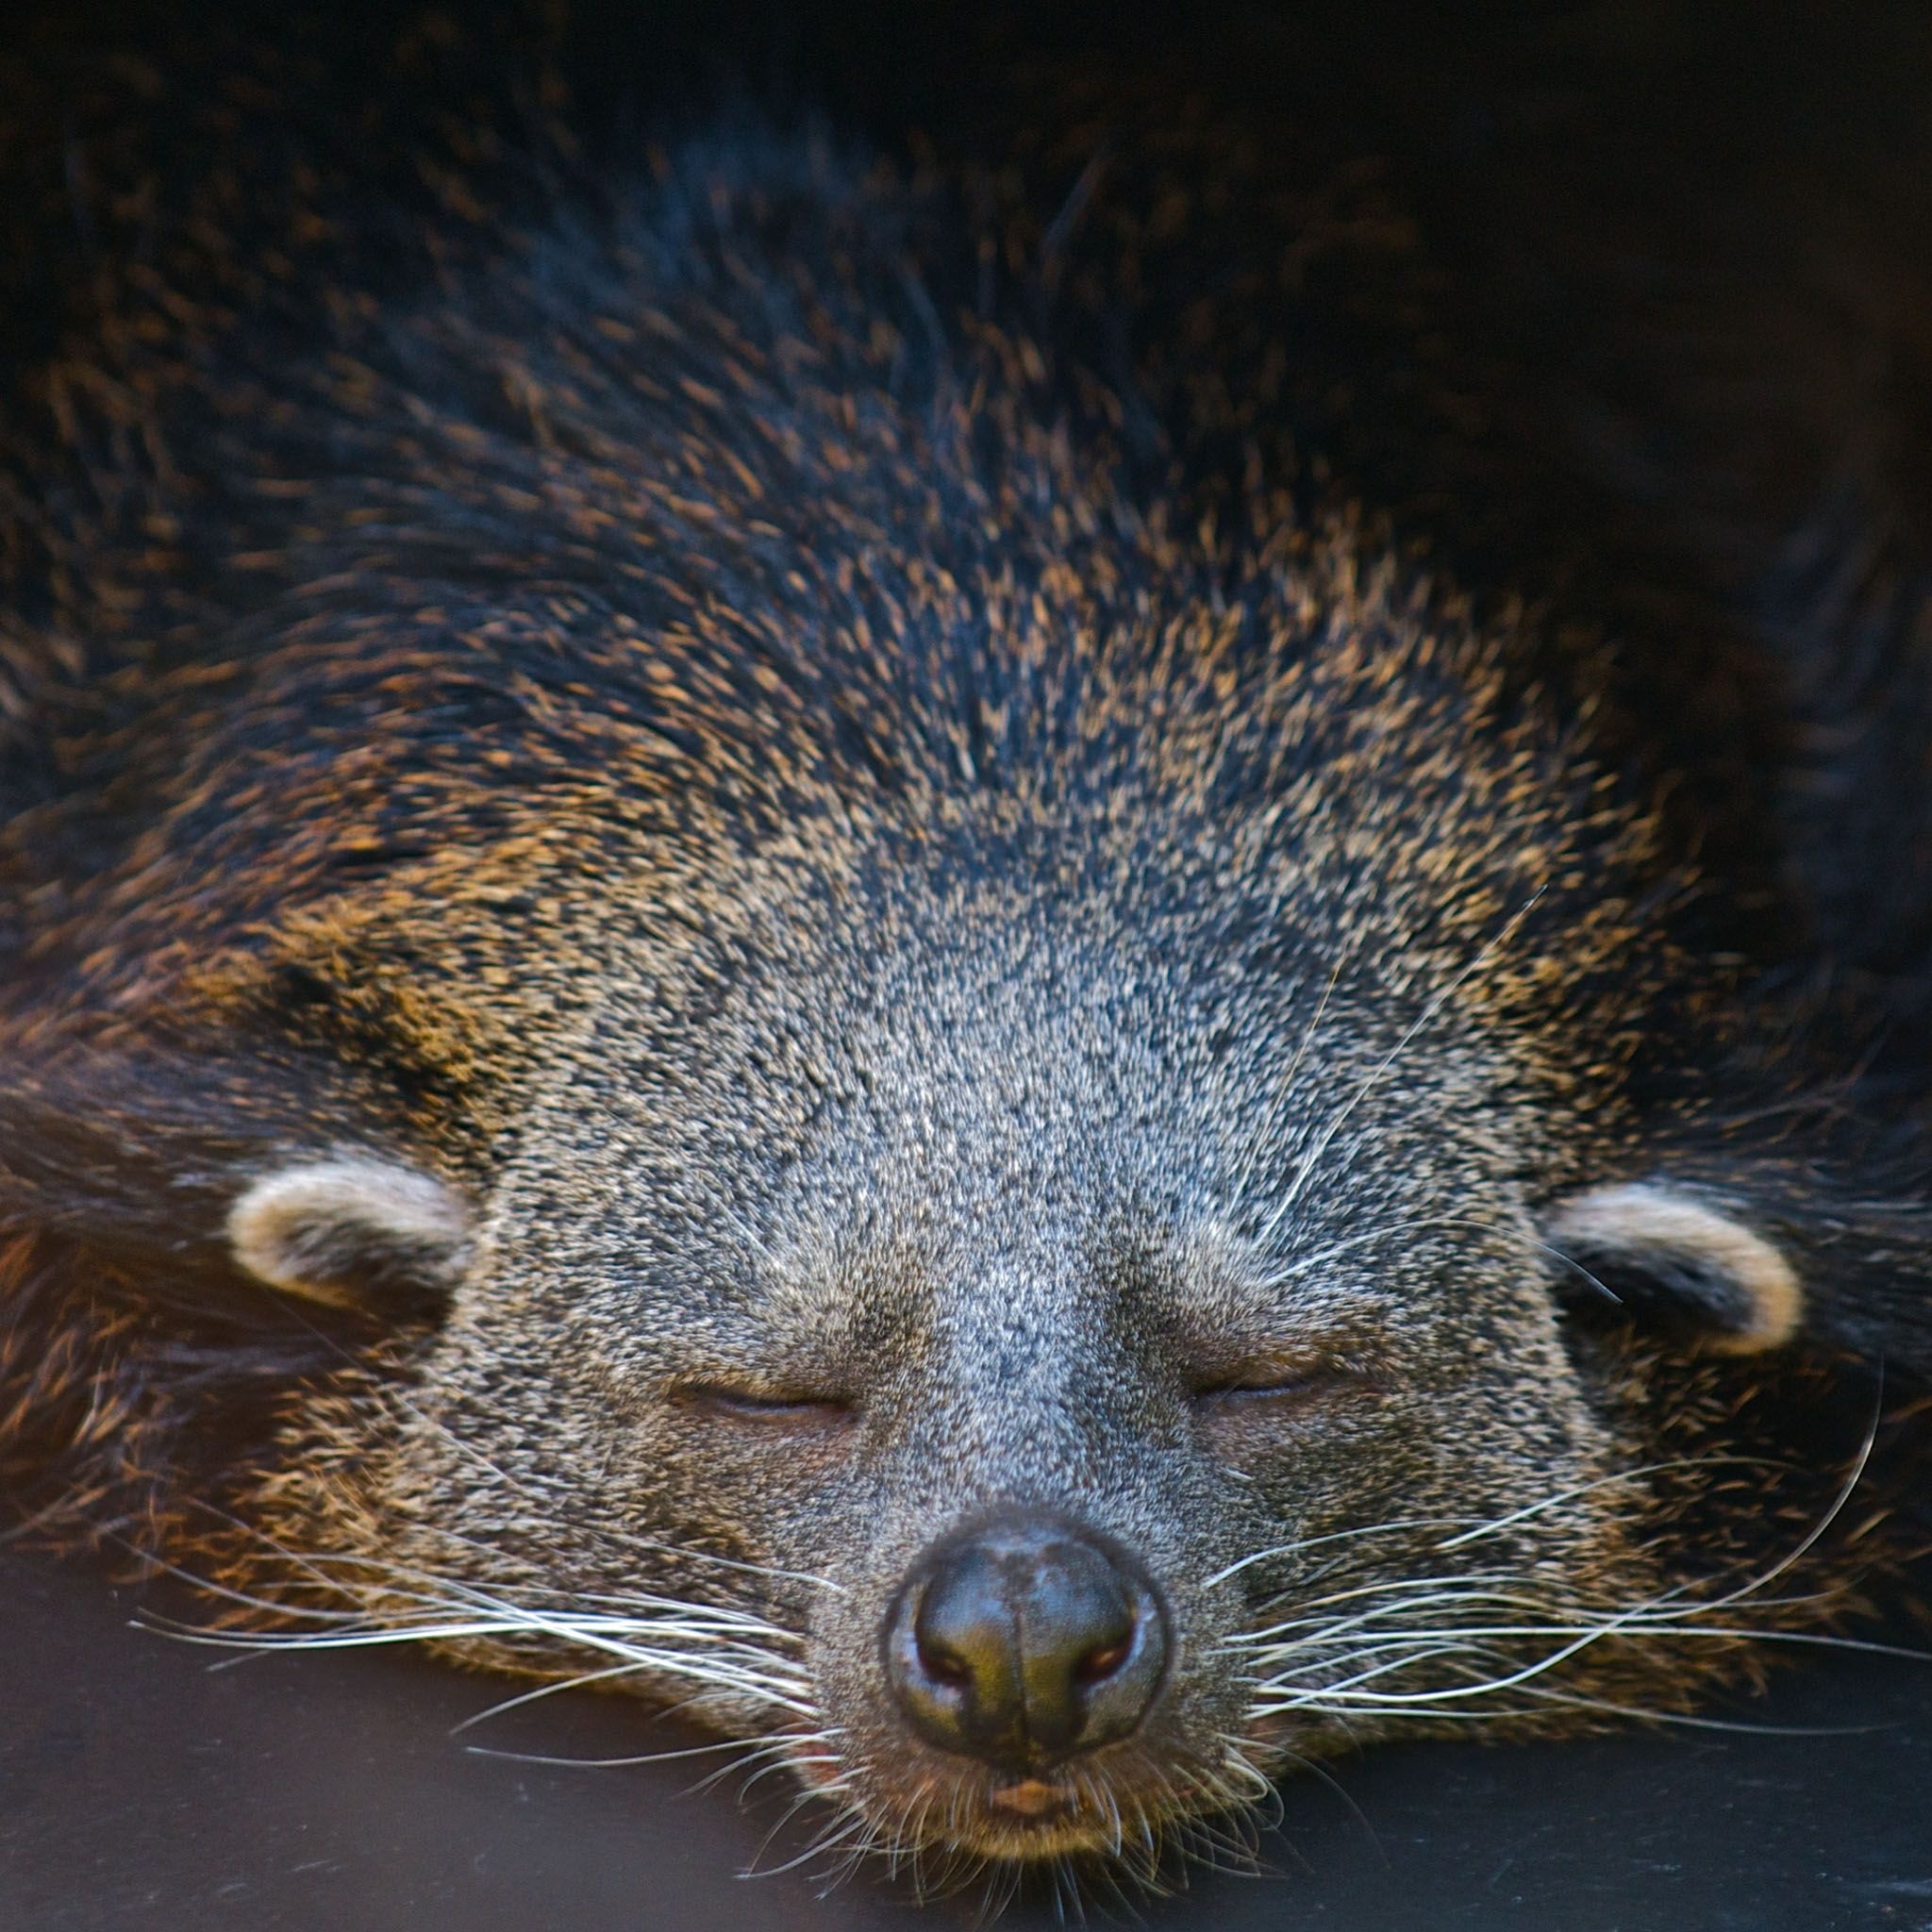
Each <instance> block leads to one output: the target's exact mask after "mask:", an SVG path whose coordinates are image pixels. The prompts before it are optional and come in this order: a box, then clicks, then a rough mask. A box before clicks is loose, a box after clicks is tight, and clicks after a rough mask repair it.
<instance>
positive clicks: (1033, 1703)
mask: <svg viewBox="0 0 1932 1932" xmlns="http://www.w3.org/2000/svg"><path fill="white" fill-rule="evenodd" d="M1166 1668H1167V1619H1166V1613H1165V1612H1164V1611H1163V1609H1162V1607H1161V1604H1160V1599H1159V1598H1158V1596H1157V1595H1156V1593H1155V1591H1154V1587H1153V1585H1152V1584H1151V1583H1150V1582H1149V1581H1148V1580H1147V1578H1146V1577H1145V1576H1144V1575H1142V1574H1141V1571H1140V1569H1139V1568H1138V1566H1137V1565H1136V1564H1135V1563H1134V1562H1133V1561H1132V1559H1131V1558H1129V1557H1128V1556H1127V1555H1126V1553H1125V1552H1124V1550H1121V1549H1119V1548H1118V1547H1117V1546H1115V1545H1113V1544H1111V1543H1109V1542H1108V1541H1104V1540H1103V1539H1102V1538H1100V1537H1098V1536H1096V1535H1095V1534H1094V1533H1093V1532H1092V1531H1091V1530H1086V1529H1080V1528H1077V1527H1075V1526H1074V1524H1069V1523H1066V1522H1064V1521H1062V1520H1060V1519H1058V1518H1056V1517H1049V1516H1044V1515H1039V1514H1034V1513H1030V1512H1029V1513H1025V1514H1021V1513H1012V1514H1008V1515H1005V1516H1001V1517H999V1518H997V1519H995V1520H994V1521H992V1522H991V1523H985V1524H979V1525H978V1526H976V1527H975V1528H973V1529H970V1530H967V1531H965V1532H963V1533H962V1534H960V1535H958V1536H955V1537H949V1538H947V1539H946V1541H943V1542H941V1543H938V1544H936V1545H935V1546H934V1547H933V1548H932V1549H930V1550H928V1551H927V1552H926V1554H925V1555H924V1557H922V1558H921V1559H920V1560H919V1562H918V1563H917V1564H915V1565H914V1567H913V1570H912V1574H910V1575H909V1576H908V1578H907V1580H906V1583H905V1586H904V1587H903V1588H902V1589H901V1591H899V1594H898V1596H897V1597H896V1598H895V1599H894V1601H893V1604H892V1607H891V1612H890V1613H889V1614H888V1616H887V1619H886V1671H887V1674H888V1675H889V1677H890V1678H891V1684H892V1689H893V1691H894V1692H895V1694H896V1695H897V1697H898V1699H899V1705H900V1707H901V1708H902V1709H903V1710H904V1711H905V1713H906V1715H907V1716H908V1718H909V1719H910V1720H911V1721H912V1724H913V1725H914V1727H915V1728H916V1729H917V1730H919V1731H920V1732H921V1733H922V1734H923V1735H924V1737H926V1738H927V1739H929V1740H931V1741H932V1742H933V1743H935V1744H938V1745H940V1746H941V1747H942V1748H943V1749H945V1750H948V1751H958V1752H963V1753H965V1754H967V1755H968V1756H970V1757H979V1758H983V1759H985V1760H986V1762H988V1763H989V1764H993V1765H997V1766H998V1767H1000V1768H1001V1769H1002V1770H1010V1771H1026V1770H1033V1769H1037V1768H1039V1767H1040V1766H1041V1765H1044V1764H1050V1763H1052V1762H1053V1761H1054V1760H1055V1759H1057V1758H1061V1757H1067V1756H1068V1755H1069V1754H1070V1753H1072V1752H1074V1751H1091V1749H1093V1748H1094V1746H1096V1745H1098V1744H1105V1743H1108V1742H1109V1741H1110V1740H1113V1739H1115V1738H1124V1737H1125V1736H1126V1734H1127V1733H1128V1732H1129V1731H1131V1730H1132V1729H1133V1728H1134V1726H1135V1725H1136V1724H1139V1723H1140V1722H1141V1718H1142V1717H1143V1716H1144V1715H1145V1714H1146V1711H1147V1707H1148V1706H1149V1705H1151V1704H1152V1703H1153V1702H1154V1697H1155V1693H1156V1692H1157V1691H1158V1690H1159V1689H1160V1680H1161V1676H1162V1674H1163V1673H1164V1672H1165V1670H1166Z"/></svg>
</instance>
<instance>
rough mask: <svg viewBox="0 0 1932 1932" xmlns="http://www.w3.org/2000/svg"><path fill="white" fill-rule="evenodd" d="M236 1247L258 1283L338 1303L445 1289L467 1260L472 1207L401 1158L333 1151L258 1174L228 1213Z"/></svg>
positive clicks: (429, 1293) (352, 1303)
mask: <svg viewBox="0 0 1932 1932" xmlns="http://www.w3.org/2000/svg"><path fill="white" fill-rule="evenodd" d="M227 1234H228V1245H229V1249H230V1252H231V1253H232V1254H233V1256H234V1258H235V1261H236V1263H237V1265H238V1266H240V1267H241V1268H242V1269H243V1270H244V1271H245V1272H246V1273H248V1274H252V1275H254V1276H255V1277H256V1278H257V1279H258V1280H260V1281H265V1282H267V1283H268V1284H269V1285H270V1286H271V1287H273V1288H279V1289H283V1290H286V1291H288V1292H289V1293H291V1294H299V1295H306V1296H307V1297H308V1298H309V1299H310V1300H312V1301H319V1302H326V1303H328V1304H329V1305H330V1306H331V1307H368V1306H369V1305H370V1304H371V1303H372V1302H375V1301H379V1300H395V1299H401V1298H408V1297H422V1296H440V1295H442V1294H446V1293H447V1292H448V1291H449V1290H450V1289H452V1288H454V1287H455V1285H456V1283H457V1281H458V1279H459V1278H460V1276H461V1274H462V1272H463V1269H464V1268H465V1267H466V1266H467V1265H468V1262H469V1258H470V1254H471V1250H472V1242H473V1217H472V1214H471V1209H470V1206H469V1203H468V1202H467V1201H465V1200H464V1199H463V1198H462V1196H461V1195H459V1194H458V1193H457V1191H455V1190H454V1189H452V1188H450V1187H448V1186H446V1185H445V1184H444V1183H443V1182H441V1181H440V1180H437V1179H436V1178H434V1177H433V1176H432V1175H430V1174H425V1173H424V1172H423V1171H422V1170H421V1169H420V1168H414V1167H409V1166H407V1165H405V1164H404V1163H403V1162H401V1161H399V1160H391V1159H385V1158H382V1157H380V1156H376V1155H369V1154H351V1153H343V1154H332V1155H327V1156H324V1157H321V1158H315V1159H310V1160H298V1161H292V1162H291V1163H290V1164H289V1165H288V1166H286V1167H280V1168H276V1169H275V1170H274V1171H272V1172H270V1173H268V1174H263V1175H261V1176H260V1178H259V1179H258V1180H256V1181H255V1182H254V1183H253V1184H252V1185H251V1186H250V1187H249V1188H248V1189H247V1191H245V1192H243V1193H242V1195H241V1196H240V1197H239V1198H238V1199H237V1200H236V1201H235V1204H234V1206H233V1207H232V1208H230V1209H229V1210H228V1221H227Z"/></svg>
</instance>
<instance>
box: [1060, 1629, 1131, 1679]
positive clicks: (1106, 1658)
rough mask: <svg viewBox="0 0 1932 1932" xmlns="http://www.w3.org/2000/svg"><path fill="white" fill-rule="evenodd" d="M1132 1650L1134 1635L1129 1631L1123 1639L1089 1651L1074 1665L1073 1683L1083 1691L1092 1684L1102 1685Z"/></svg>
mask: <svg viewBox="0 0 1932 1932" xmlns="http://www.w3.org/2000/svg"><path fill="white" fill-rule="evenodd" d="M1133 1648H1134V1633H1133V1631H1132V1630H1131V1629H1130V1630H1129V1631H1128V1632H1127V1634H1126V1635H1125V1636H1124V1637H1122V1638H1119V1639H1117V1640H1116V1641H1113V1642H1111V1643H1107V1644H1103V1645H1101V1646H1100V1647H1099V1648H1098V1649H1095V1650H1090V1651H1089V1652H1088V1653H1087V1655H1086V1656H1085V1657H1081V1658H1079V1659H1078V1660H1077V1661H1076V1662H1075V1663H1074V1683H1076V1684H1077V1685H1079V1686H1080V1688H1081V1689H1082V1690H1083V1691H1084V1690H1086V1689H1088V1688H1089V1687H1090V1686H1091V1685H1094V1684H1104V1683H1106V1682H1107V1680H1108V1678H1109V1677H1110V1676H1112V1675H1113V1674H1114V1673H1115V1672H1116V1671H1118V1670H1119V1669H1120V1667H1121V1666H1122V1665H1123V1664H1124V1663H1125V1662H1126V1660H1127V1657H1128V1655H1129V1654H1130V1653H1131V1652H1132V1650H1133Z"/></svg>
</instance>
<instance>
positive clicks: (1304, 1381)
mask: <svg viewBox="0 0 1932 1932" xmlns="http://www.w3.org/2000/svg"><path fill="white" fill-rule="evenodd" d="M1347 1379H1348V1378H1347V1377H1346V1376H1345V1375H1343V1374H1341V1373H1340V1372H1339V1371H1337V1370H1334V1369H1331V1368H1329V1367H1327V1366H1326V1365H1325V1364H1324V1365H1322V1366H1318V1367H1307V1368H1294V1369H1278V1368H1256V1369H1252V1370H1247V1371H1244V1372H1242V1373H1241V1374H1238V1375H1234V1376H1230V1377H1229V1378H1228V1379H1226V1380H1224V1381H1214V1382H1208V1383H1205V1384H1203V1385H1202V1386H1201V1387H1199V1388H1197V1389H1196V1390H1195V1391H1194V1400H1195V1401H1196V1402H1197V1403H1235V1402H1242V1403H1248V1402H1303V1401H1308V1400H1311V1399H1312V1398H1313V1397H1315V1396H1317V1395H1320V1394H1323V1393H1324V1392H1325V1391H1329V1390H1332V1389H1334V1388H1336V1387H1338V1386H1339V1385H1341V1383H1342V1382H1344V1381H1346V1380H1347Z"/></svg>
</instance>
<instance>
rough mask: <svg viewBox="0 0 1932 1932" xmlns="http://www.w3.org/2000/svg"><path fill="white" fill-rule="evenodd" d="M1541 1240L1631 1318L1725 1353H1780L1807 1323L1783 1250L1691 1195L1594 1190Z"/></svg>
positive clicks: (1664, 1189) (1641, 1187) (1636, 1188)
mask: <svg viewBox="0 0 1932 1932" xmlns="http://www.w3.org/2000/svg"><path fill="white" fill-rule="evenodd" d="M1544 1238H1545V1239H1546V1240H1547V1241H1549V1243H1550V1244H1551V1246H1553V1247H1554V1248H1556V1249H1557V1250H1558V1251H1559V1252H1560V1253H1561V1254H1562V1255H1563V1256H1564V1257H1566V1258H1568V1259H1570V1260H1573V1261H1574V1262H1575V1263H1576V1264H1577V1266H1578V1267H1579V1268H1582V1269H1584V1270H1587V1271H1588V1272H1589V1274H1591V1276H1592V1277H1593V1278H1596V1279H1597V1280H1599V1281H1600V1283H1601V1284H1602V1285H1603V1286H1604V1287H1606V1288H1607V1289H1608V1290H1609V1291H1611V1292H1612V1293H1614V1294H1615V1295H1616V1296H1617V1298H1618V1299H1619V1300H1620V1301H1622V1302H1624V1304H1625V1305H1626V1306H1627V1307H1629V1309H1630V1311H1631V1313H1632V1314H1633V1316H1635V1317H1637V1318H1638V1319H1640V1320H1641V1319H1643V1318H1644V1317H1651V1318H1653V1319H1655V1318H1659V1317H1660V1318H1662V1319H1663V1320H1664V1321H1665V1322H1666V1323H1669V1324H1672V1325H1675V1326H1679V1327H1690V1328H1693V1329H1694V1330H1695V1331H1696V1332H1697V1333H1698V1334H1699V1335H1700V1336H1701V1337H1702V1338H1703V1339H1704V1341H1706V1343H1707V1345H1708V1346H1709V1347H1711V1348H1713V1349H1716V1350H1719V1351H1720V1352H1722V1353H1724V1354H1726V1355H1756V1354H1757V1353H1758V1352H1759V1351H1760V1350H1764V1349H1771V1348H1777V1347H1781V1346H1782V1345H1783V1344H1784V1343H1785V1342H1787V1341H1790V1340H1791V1338H1792V1337H1793V1336H1794V1335H1795V1334H1796V1333H1797V1332H1798V1329H1799V1327H1800V1325H1801V1324H1803V1321H1804V1317H1805V1294H1804V1290H1803V1288H1802V1287H1801V1286H1800V1284H1799V1281H1798V1275H1797V1272H1796V1270H1795V1269H1793V1268H1792V1266H1791V1264H1790V1261H1789V1260H1788V1259H1787V1258H1786V1257H1785V1255H1784V1254H1783V1252H1782V1251H1781V1250H1780V1249H1778V1248H1777V1247H1776V1246H1774V1244H1773V1243H1772V1242H1771V1241H1767V1240H1766V1239H1765V1237H1764V1236H1762V1235H1761V1234H1758V1233H1757V1231H1756V1230H1755V1229H1753V1228H1750V1227H1748V1226H1746V1225H1745V1224H1744V1223H1743V1222H1741V1221H1740V1220H1739V1219H1737V1217H1736V1216H1735V1215H1734V1214H1733V1213H1731V1212H1730V1211H1729V1210H1728V1209H1726V1208H1724V1207H1722V1206H1720V1205H1718V1204H1717V1203H1715V1202H1714V1201H1712V1200H1710V1199H1708V1198H1707V1197H1705V1196H1702V1195H1699V1194H1696V1193H1692V1192H1691V1191H1688V1190H1684V1189H1680V1188H1676V1187H1673V1186H1671V1185H1669V1184H1667V1183H1663V1182H1657V1181H1643V1182H1633V1183H1630V1184H1627V1185H1624V1186H1620V1187H1610V1188H1593V1189H1591V1191H1589V1192H1588V1193H1583V1194H1576V1195H1573V1196H1572V1197H1571V1198H1570V1199H1569V1200H1567V1201H1564V1202H1561V1203H1559V1204H1558V1205H1557V1208H1556V1210H1555V1212H1554V1213H1553V1214H1552V1216H1551V1217H1550V1219H1549V1220H1548V1222H1547V1223H1546V1224H1545V1226H1544Z"/></svg>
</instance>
